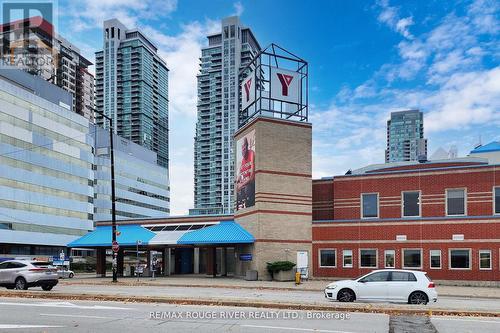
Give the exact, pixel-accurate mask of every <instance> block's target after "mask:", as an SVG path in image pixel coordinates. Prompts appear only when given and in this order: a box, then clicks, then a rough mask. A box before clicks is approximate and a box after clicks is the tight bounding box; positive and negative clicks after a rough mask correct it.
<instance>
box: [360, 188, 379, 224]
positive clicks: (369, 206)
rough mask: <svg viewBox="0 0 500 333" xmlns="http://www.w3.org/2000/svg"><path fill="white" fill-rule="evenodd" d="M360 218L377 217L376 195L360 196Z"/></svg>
mask: <svg viewBox="0 0 500 333" xmlns="http://www.w3.org/2000/svg"><path fill="white" fill-rule="evenodd" d="M361 205H362V209H363V212H362V217H363V218H371V217H378V193H369V194H362V195H361Z"/></svg>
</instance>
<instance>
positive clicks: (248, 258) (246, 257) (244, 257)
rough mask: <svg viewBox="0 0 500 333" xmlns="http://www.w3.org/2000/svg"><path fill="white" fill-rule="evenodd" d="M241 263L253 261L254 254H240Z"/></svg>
mask: <svg viewBox="0 0 500 333" xmlns="http://www.w3.org/2000/svg"><path fill="white" fill-rule="evenodd" d="M240 261H252V254H251V253H242V254H240Z"/></svg>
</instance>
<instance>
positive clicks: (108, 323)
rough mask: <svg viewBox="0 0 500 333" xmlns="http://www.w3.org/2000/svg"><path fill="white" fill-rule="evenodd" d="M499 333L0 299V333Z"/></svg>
mask: <svg viewBox="0 0 500 333" xmlns="http://www.w3.org/2000/svg"><path fill="white" fill-rule="evenodd" d="M326 316H330V317H329V318H325V317H326ZM311 317H314V318H311ZM308 318H311V319H308ZM499 330H500V319H497V318H481V317H475V318H463V317H460V318H458V317H435V316H433V317H430V319H429V317H419V316H389V315H385V314H369V313H335V312H329V313H321V312H312V311H286V310H281V311H278V310H270V309H257V308H236V309H235V308H229V307H216V306H183V305H170V304H150V303H147V304H144V303H141V304H138V303H123V302H89V301H46V300H37V299H16V298H0V331H1V332H142V331H148V332H166V331H172V332H332V333H334V332H337V333H361V332H440V333H443V332H444V333H446V332H450V333H462V332H463V333H465V332H479V331H480V332H483V333H487V332H498V331H499Z"/></svg>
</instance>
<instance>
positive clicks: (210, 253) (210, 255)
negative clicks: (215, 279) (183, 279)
mask: <svg viewBox="0 0 500 333" xmlns="http://www.w3.org/2000/svg"><path fill="white" fill-rule="evenodd" d="M216 260H217V258H216V253H215V247H213V248H212V247H207V255H206V261H207V262H206V267H207V271H206V273H205V274H206V275H207V276H210V275H214V274H217V266H216V264H215V263H216ZM214 272H215V273H214Z"/></svg>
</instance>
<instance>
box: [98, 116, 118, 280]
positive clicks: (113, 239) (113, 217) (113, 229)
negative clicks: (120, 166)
mask: <svg viewBox="0 0 500 333" xmlns="http://www.w3.org/2000/svg"><path fill="white" fill-rule="evenodd" d="M94 112H96V113H98V114H100V115H101V116H103V117H104V118H106V119H107V120H109V145H110V155H111V233H112V235H111V243H112V244H113V243H114V242H116V205H115V154H114V149H113V119H112V118H111V117H108V116H106V115H105V114H104V113H102V112H100V111H97V110H95V109H94ZM117 255H118V253H117V252H114V251H113V261H112V267H113V282H118V278H117V267H116V266H117Z"/></svg>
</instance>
